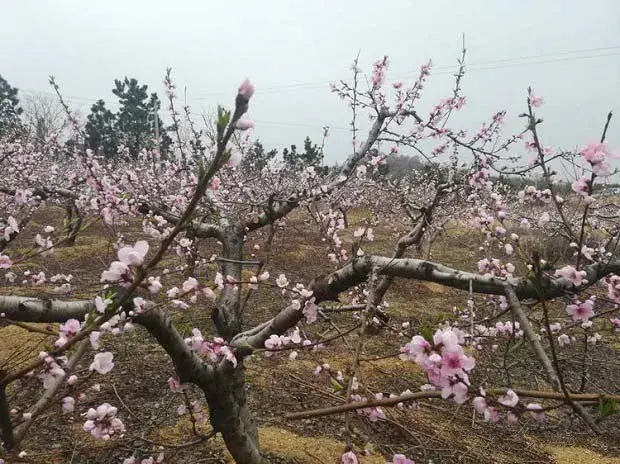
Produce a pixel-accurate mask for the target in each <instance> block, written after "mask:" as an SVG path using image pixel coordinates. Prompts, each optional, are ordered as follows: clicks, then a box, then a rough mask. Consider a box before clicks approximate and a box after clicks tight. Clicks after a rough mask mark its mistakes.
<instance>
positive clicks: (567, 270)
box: [555, 266, 587, 287]
mask: <svg viewBox="0 0 620 464" xmlns="http://www.w3.org/2000/svg"><path fill="white" fill-rule="evenodd" d="M555 276H556V277H562V278H564V279H566V280H568V281H569V282H570V283H572V284H573V285H575V286H576V287H578V286H580V285H581V284H582V283H587V280H585V277H586V276H587V273H586V271H578V270H577V269H575V268H574V267H573V266H564V267H563V268H562V269H558V270H556V271H555Z"/></svg>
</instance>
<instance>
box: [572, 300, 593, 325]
mask: <svg viewBox="0 0 620 464" xmlns="http://www.w3.org/2000/svg"><path fill="white" fill-rule="evenodd" d="M566 312H567V313H568V314H570V315H571V316H572V317H573V321H575V322H587V321H589V320H590V318H592V316H594V296H593V297H591V298H589V299H587V300H586V301H584V302H583V303H582V302H581V301H579V300H576V301H575V302H574V303H573V304H569V305H567V306H566Z"/></svg>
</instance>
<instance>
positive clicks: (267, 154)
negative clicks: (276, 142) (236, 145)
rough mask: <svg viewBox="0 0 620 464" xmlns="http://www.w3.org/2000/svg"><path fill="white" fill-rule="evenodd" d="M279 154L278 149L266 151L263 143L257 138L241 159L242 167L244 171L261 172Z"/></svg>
mask: <svg viewBox="0 0 620 464" xmlns="http://www.w3.org/2000/svg"><path fill="white" fill-rule="evenodd" d="M277 154H278V150H275V149H274V150H270V151H265V148H264V147H263V144H262V143H261V142H260V141H259V140H256V141H255V142H254V145H252V146H251V147H250V148H249V149H248V151H247V152H246V153H245V155H243V158H242V159H241V164H240V167H239V168H240V169H241V170H242V171H243V172H260V171H262V169H263V168H264V167H265V166H267V165H268V164H269V162H270V161H271V160H273V159H274V158H275V157H276V155H277Z"/></svg>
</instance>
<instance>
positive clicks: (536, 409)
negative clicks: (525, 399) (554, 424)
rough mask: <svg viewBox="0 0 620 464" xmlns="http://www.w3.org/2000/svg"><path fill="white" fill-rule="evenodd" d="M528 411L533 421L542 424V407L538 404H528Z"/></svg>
mask: <svg viewBox="0 0 620 464" xmlns="http://www.w3.org/2000/svg"><path fill="white" fill-rule="evenodd" d="M526 407H527V409H528V411H530V413H531V414H532V417H533V418H534V420H536V421H538V422H543V421H544V420H545V412H544V411H543V410H542V409H543V407H542V406H541V405H540V404H538V403H529V404H528V405H527V406H526Z"/></svg>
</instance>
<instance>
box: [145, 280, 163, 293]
mask: <svg viewBox="0 0 620 464" xmlns="http://www.w3.org/2000/svg"><path fill="white" fill-rule="evenodd" d="M161 288H162V284H161V281H160V280H159V277H152V276H151V277H149V280H148V289H149V293H150V294H151V295H157V294H158V293H159V291H160V290H161Z"/></svg>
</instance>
